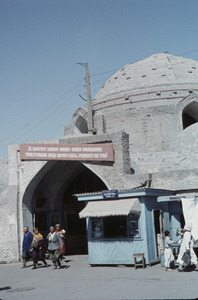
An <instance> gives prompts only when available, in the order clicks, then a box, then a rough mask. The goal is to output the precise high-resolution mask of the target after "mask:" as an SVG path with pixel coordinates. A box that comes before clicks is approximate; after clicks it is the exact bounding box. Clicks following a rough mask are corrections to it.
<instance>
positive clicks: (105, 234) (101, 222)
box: [91, 214, 140, 239]
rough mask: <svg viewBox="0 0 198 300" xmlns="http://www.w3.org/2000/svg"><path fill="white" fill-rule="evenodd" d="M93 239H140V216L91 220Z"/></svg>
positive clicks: (132, 215) (131, 215)
mask: <svg viewBox="0 0 198 300" xmlns="http://www.w3.org/2000/svg"><path fill="white" fill-rule="evenodd" d="M91 227H92V234H91V237H92V238H93V239H99V238H104V239H105V238H107V239H110V238H140V228H139V215H135V214H130V215H129V216H109V217H103V218H102V217H100V218H91Z"/></svg>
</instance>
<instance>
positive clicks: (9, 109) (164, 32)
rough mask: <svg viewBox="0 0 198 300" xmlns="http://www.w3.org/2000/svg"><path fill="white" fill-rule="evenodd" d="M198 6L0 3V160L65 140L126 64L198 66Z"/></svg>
mask: <svg viewBox="0 0 198 300" xmlns="http://www.w3.org/2000/svg"><path fill="white" fill-rule="evenodd" d="M197 20H198V1H197V0H188V1H187V0H136V1H135V0H0V41H1V45H0V70H1V71H0V104H1V110H0V128H1V135H0V157H7V145H9V144H18V143H24V142H34V141H41V140H53V139H58V138H60V137H61V136H63V133H64V126H65V125H68V124H69V123H70V121H71V118H72V114H73V113H74V111H75V110H76V109H77V108H78V107H81V106H84V104H85V102H84V101H83V100H82V99H81V98H80V97H79V94H81V95H82V96H83V97H86V94H85V87H84V84H85V83H84V71H85V70H84V68H83V67H81V66H79V65H78V64H77V62H88V63H89V70H90V75H91V92H92V97H94V95H95V94H96V92H97V91H98V90H99V88H100V87H101V86H102V85H103V84H104V82H105V81H106V80H107V79H108V78H109V77H110V76H111V75H112V74H113V73H115V72H116V70H118V69H119V68H121V67H123V66H124V65H126V64H128V63H131V62H135V61H138V60H141V59H142V58H145V57H148V56H150V55H153V54H155V53H159V52H165V51H169V53H170V54H173V55H181V56H184V57H188V58H192V59H195V60H198V38H197V37H198V21H197Z"/></svg>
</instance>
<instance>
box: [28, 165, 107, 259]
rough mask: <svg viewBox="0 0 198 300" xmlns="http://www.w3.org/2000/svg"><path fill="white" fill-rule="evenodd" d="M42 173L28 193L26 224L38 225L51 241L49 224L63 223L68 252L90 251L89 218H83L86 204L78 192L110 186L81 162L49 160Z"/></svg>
mask: <svg viewBox="0 0 198 300" xmlns="http://www.w3.org/2000/svg"><path fill="white" fill-rule="evenodd" d="M48 164H50V166H51V168H49V166H47V165H48ZM44 169H45V167H44ZM40 172H41V173H42V176H41V174H40ZM40 172H39V173H38V174H37V175H36V176H35V178H34V179H33V181H32V182H31V183H30V185H29V186H28V188H27V189H26V192H25V194H24V198H23V223H24V225H27V226H29V227H30V229H31V230H32V228H33V227H34V226H35V227H38V228H39V230H40V232H41V233H42V234H43V236H44V240H45V242H46V243H47V240H46V236H47V234H48V232H49V227H50V226H51V225H53V226H54V225H56V224H57V223H60V224H61V227H62V228H64V229H65V230H66V243H65V244H66V254H85V253H87V233H86V221H85V220H82V219H80V218H79V212H80V211H81V210H82V209H83V208H84V206H85V203H84V202H78V201H77V199H76V197H75V196H74V194H78V193H88V192H94V191H99V190H103V189H107V187H106V185H105V184H104V182H103V181H102V180H101V179H100V178H99V177H98V176H97V175H96V174H95V173H94V172H92V171H90V170H89V169H88V168H87V167H85V166H84V165H83V164H82V163H81V162H78V161H77V162H74V161H73V162H71V161H58V162H56V163H53V164H52V162H48V163H47V164H46V170H41V171H40ZM38 178H39V180H38Z"/></svg>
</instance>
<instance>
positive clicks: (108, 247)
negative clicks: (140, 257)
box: [88, 241, 147, 265]
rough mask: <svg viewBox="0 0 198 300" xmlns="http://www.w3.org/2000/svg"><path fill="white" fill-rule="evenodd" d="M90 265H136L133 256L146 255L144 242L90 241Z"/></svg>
mask: <svg viewBox="0 0 198 300" xmlns="http://www.w3.org/2000/svg"><path fill="white" fill-rule="evenodd" d="M88 251H89V263H90V264H93V265H94V264H96V265H97V264H99V265H100V264H101V265H102V264H125V265H127V264H128V265H132V264H134V260H133V254H136V253H144V256H145V259H146V261H147V257H146V256H147V255H145V254H146V253H145V249H144V243H143V241H134V242H130V241H97V242H96V241H94V242H93V241H89V242H88Z"/></svg>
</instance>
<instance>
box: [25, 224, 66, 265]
mask: <svg viewBox="0 0 198 300" xmlns="http://www.w3.org/2000/svg"><path fill="white" fill-rule="evenodd" d="M64 239H65V230H64V229H62V230H61V229H60V224H56V226H55V227H54V226H51V227H50V232H49V234H48V235H47V240H48V247H46V246H45V244H44V241H43V236H42V234H41V233H40V232H39V230H38V228H35V229H34V235H33V234H32V233H31V232H30V231H29V228H28V227H27V226H25V227H24V238H23V247H22V259H23V268H25V267H26V262H27V260H29V259H32V260H33V268H32V269H36V268H37V265H38V261H42V262H43V264H44V266H45V267H47V266H48V264H47V262H46V259H45V253H46V251H47V250H48V252H49V255H50V259H51V261H52V263H53V269H54V270H55V269H57V268H60V267H61V259H62V258H63V255H64V254H65V242H64Z"/></svg>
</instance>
